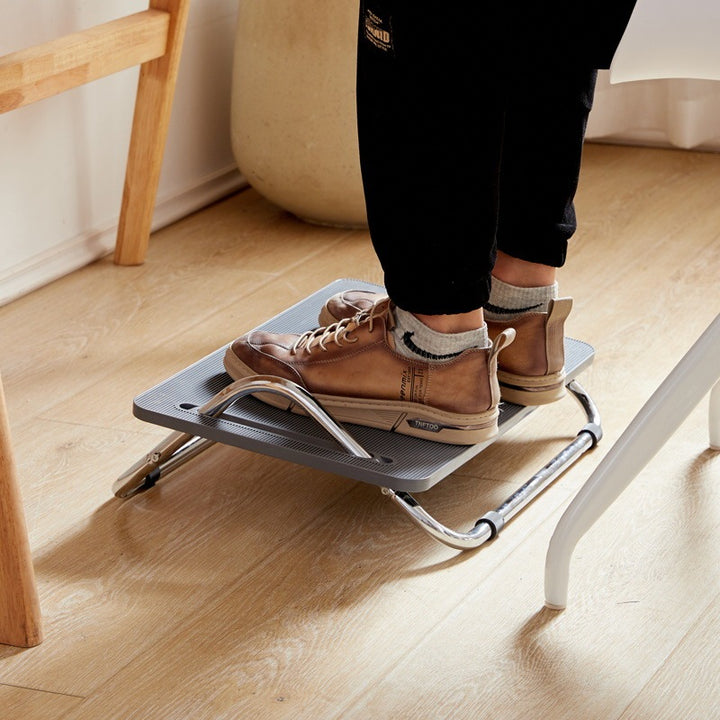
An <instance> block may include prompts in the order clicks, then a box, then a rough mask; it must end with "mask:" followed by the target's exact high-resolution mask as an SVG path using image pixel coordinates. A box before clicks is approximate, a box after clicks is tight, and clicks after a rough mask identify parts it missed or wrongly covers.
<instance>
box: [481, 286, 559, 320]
mask: <svg viewBox="0 0 720 720" xmlns="http://www.w3.org/2000/svg"><path fill="white" fill-rule="evenodd" d="M557 296H558V284H557V283H553V284H552V285H542V286H540V287H517V286H515V285H510V284H508V283H505V282H503V281H502V280H498V279H497V278H496V277H493V279H492V285H491V287H490V299H489V300H488V303H487V305H486V306H485V308H484V313H485V317H486V318H487V319H488V320H514V319H515V318H517V317H519V316H520V315H523V314H524V313H526V312H547V309H548V304H549V302H550V300H554V299H555V298H557Z"/></svg>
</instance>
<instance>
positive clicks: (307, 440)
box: [133, 280, 594, 492]
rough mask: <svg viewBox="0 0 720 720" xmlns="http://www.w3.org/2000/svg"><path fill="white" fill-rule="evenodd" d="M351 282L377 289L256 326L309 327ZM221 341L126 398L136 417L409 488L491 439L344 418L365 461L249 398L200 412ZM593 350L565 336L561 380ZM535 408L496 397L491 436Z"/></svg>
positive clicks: (221, 375) (325, 292) (219, 382)
mask: <svg viewBox="0 0 720 720" xmlns="http://www.w3.org/2000/svg"><path fill="white" fill-rule="evenodd" d="M350 289H359V290H373V291H380V292H382V288H380V287H378V286H377V285H371V284H369V283H366V282H362V281H359V280H336V281H335V282H333V283H330V284H329V285H327V286H326V287H324V288H322V289H321V290H319V291H318V292H316V293H314V294H313V295H311V296H310V297H308V298H306V299H305V300H302V301H301V302H299V303H298V304H297V305H294V306H293V307H291V308H289V309H288V310H286V311H285V312H283V313H280V314H279V315H277V316H276V317H274V318H272V319H271V320H268V321H267V322H265V323H263V324H262V325H261V326H259V328H258V329H263V330H268V331H270V332H278V333H286V332H292V333H300V332H304V331H306V330H310V329H312V328H315V327H317V317H318V313H319V311H320V308H321V307H322V305H323V304H324V302H325V300H326V299H327V298H328V297H330V296H331V295H333V294H335V293H337V292H341V291H343V290H350ZM226 348H227V346H224V347H222V348H220V349H219V350H216V351H215V352H214V353H212V354H210V355H208V356H207V357H205V358H203V359H202V360H200V361H198V362H196V363H195V364H193V365H191V366H190V367H188V368H186V369H185V370H182V371H181V372H179V373H178V374H177V375H174V376H173V377H171V378H169V379H168V380H166V381H164V382H162V383H160V384H159V385H157V386H155V387H154V388H152V389H150V390H147V391H146V392H144V393H142V394H141V395H139V396H138V397H137V398H135V401H134V404H133V412H134V414H135V416H136V417H138V418H139V419H141V420H145V421H147V422H150V423H153V424H156V425H161V426H164V427H168V428H171V429H173V430H180V431H181V432H186V433H191V434H193V435H198V436H201V437H206V438H209V439H210V440H215V441H217V442H221V443H225V444H227V445H234V446H237V447H241V448H245V449H247V450H252V451H254V452H259V453H263V454H265V455H271V456H273V457H277V458H281V459H283V460H289V461H291V462H295V463H298V464H301V465H308V466H310V467H314V468H317V469H319V470H326V471H329V472H333V473H337V474H339V475H343V476H345V477H348V478H352V479H355V480H362V481H363V482H369V483H373V484H375V485H381V486H384V487H390V488H392V489H394V490H405V491H408V492H420V491H423V490H427V489H428V488H430V487H432V486H433V485H435V484H436V483H437V482H439V481H440V480H442V479H443V478H445V477H446V476H447V475H449V474H450V473H451V472H453V471H454V470H456V469H457V468H458V467H460V466H461V465H463V464H464V463H466V462H467V461H468V460H470V458H472V457H474V456H475V455H477V454H478V453H479V452H481V451H482V450H483V449H484V448H485V447H487V446H488V445H489V444H490V443H483V444H479V445H471V446H459V445H445V444H442V443H436V442H432V441H429V440H420V439H417V438H412V437H407V436H405V435H397V434H395V433H391V432H387V431H384V430H376V429H374V428H366V427H362V426H359V425H349V424H346V425H345V428H346V429H347V430H348V432H349V433H350V434H351V435H352V436H353V437H354V438H355V440H357V442H359V443H360V444H361V445H362V446H363V447H364V448H365V450H367V451H368V452H369V453H370V454H372V455H373V458H374V459H373V460H366V459H362V458H357V457H354V456H351V455H349V454H347V453H346V452H345V451H344V450H343V449H342V448H341V447H340V446H339V445H338V444H337V443H336V442H335V440H334V439H333V438H331V437H330V436H329V435H328V434H327V433H326V432H325V431H324V430H323V429H322V428H321V427H320V426H319V425H318V424H317V423H316V422H315V421H314V420H312V419H311V418H308V417H305V416H302V415H297V414H295V413H290V412H286V411H284V410H278V409H277V408H273V407H271V406H269V405H266V404H265V403H262V402H261V401H259V400H256V399H255V398H252V397H246V398H243V399H241V400H239V401H237V402H236V403H235V404H233V405H232V406H231V407H230V408H229V410H227V411H226V412H225V413H224V414H223V415H222V416H221V417H219V418H207V417H203V416H201V415H199V414H198V413H197V410H196V408H197V407H198V406H201V405H203V404H204V403H206V402H207V401H208V400H210V399H211V398H212V397H213V396H214V395H215V394H216V393H217V392H219V391H220V390H222V388H224V387H225V386H226V385H228V384H230V383H231V382H232V378H231V377H230V376H229V375H228V374H227V373H226V372H225V370H224V368H223V363H222V360H223V355H224V354H225V350H226ZM593 356H594V350H593V348H592V347H591V346H590V345H588V344H586V343H583V342H580V341H578V340H572V339H569V338H566V339H565V365H566V371H567V375H568V382H569V381H570V380H572V379H574V378H575V377H577V375H578V374H579V373H580V372H582V371H583V370H584V369H585V368H586V367H588V366H589V365H590V364H591V363H592V359H593ZM568 402H569V400H568ZM535 410H536V408H529V407H522V406H519V405H513V404H510V403H503V404H501V406H500V433H499V435H498V437H500V436H502V434H503V433H505V432H507V431H508V430H509V429H510V428H511V427H513V426H515V425H516V424H517V423H518V422H519V421H520V420H522V419H523V418H525V417H527V416H528V415H529V414H531V413H532V412H534V411H535ZM540 411H541V412H542V409H540Z"/></svg>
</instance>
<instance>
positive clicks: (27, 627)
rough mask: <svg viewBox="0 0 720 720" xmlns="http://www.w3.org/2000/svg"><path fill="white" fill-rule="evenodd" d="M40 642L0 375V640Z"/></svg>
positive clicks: (37, 608) (32, 576)
mask: <svg viewBox="0 0 720 720" xmlns="http://www.w3.org/2000/svg"><path fill="white" fill-rule="evenodd" d="M41 642H42V627H41V620H40V604H39V602H38V596H37V588H36V586H35V572H34V570H33V565H32V557H31V555H30V544H29V542H28V536H27V527H26V525H25V514H24V512H23V506H22V499H21V497H20V490H19V487H18V482H17V474H16V470H15V463H14V460H13V455H12V445H11V441H10V425H9V423H8V419H7V411H6V409H5V396H4V394H3V389H2V379H1V378H0V643H3V644H5V645H16V646H18V647H33V646H35V645H39V644H40V643H41Z"/></svg>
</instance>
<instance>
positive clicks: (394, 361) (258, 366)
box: [225, 298, 514, 445]
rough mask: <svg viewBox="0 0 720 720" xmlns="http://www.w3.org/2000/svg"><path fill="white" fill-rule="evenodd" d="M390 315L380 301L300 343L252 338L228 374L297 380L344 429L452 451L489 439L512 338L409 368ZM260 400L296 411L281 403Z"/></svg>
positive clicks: (237, 345) (230, 359)
mask: <svg viewBox="0 0 720 720" xmlns="http://www.w3.org/2000/svg"><path fill="white" fill-rule="evenodd" d="M390 310H391V305H390V301H389V300H388V299H387V298H383V299H381V300H380V301H379V302H377V303H375V304H374V305H372V306H371V307H370V309H369V310H366V311H361V312H360V313H358V314H356V315H355V316H354V317H352V318H346V319H342V320H340V321H339V322H336V323H333V324H330V325H329V326H327V327H321V328H319V329H317V330H311V331H309V332H306V333H304V334H302V335H289V334H288V335H279V334H273V333H267V332H263V331H256V332H251V333H249V334H248V335H244V336H243V337H241V338H239V339H237V340H236V341H235V342H234V343H233V344H232V345H231V346H230V347H229V348H228V349H227V352H226V354H225V369H226V370H227V371H228V373H229V374H230V376H231V377H232V378H233V379H235V380H237V379H239V378H242V377H247V376H249V375H276V376H280V377H283V378H287V379H289V380H292V381H293V382H296V383H297V384H298V385H301V386H302V387H304V388H305V389H306V390H308V391H309V392H310V393H312V394H313V395H314V396H315V398H316V399H317V400H318V401H319V402H320V403H321V404H322V405H323V407H324V408H325V409H326V410H327V411H328V412H329V413H330V414H331V415H332V416H333V417H334V418H335V419H336V420H338V421H340V422H351V423H357V424H359V425H368V426H370V427H377V428H382V429H384V430H391V431H393V432H398V433H402V434H404V435H413V436H416V437H421V438H425V439H428V440H435V441H438V442H444V443H451V444H455V445H472V444H476V443H480V442H485V441H487V440H490V439H492V438H493V437H494V436H495V434H496V433H497V419H498V402H499V399H500V389H499V387H498V383H497V356H498V353H499V352H500V350H501V349H502V348H503V347H505V346H506V345H508V344H510V343H511V342H512V339H513V336H514V332H513V331H512V330H509V331H506V332H502V333H500V334H498V336H497V338H496V339H495V342H494V343H493V347H492V348H489V349H484V350H483V349H479V348H471V349H469V350H465V351H464V352H462V353H461V354H460V355H458V356H457V357H455V358H453V359H451V360H448V361H446V362H441V363H429V362H426V361H423V360H421V359H418V360H411V359H408V358H405V357H403V356H402V355H400V354H399V353H397V352H395V348H394V339H393V336H392V334H391V332H390V330H391V329H392V327H393V325H394V320H393V315H392V313H391V312H390ZM258 397H259V398H261V399H262V400H264V401H265V402H268V403H270V404H272V405H276V406H279V407H283V408H285V409H293V408H292V407H290V406H289V405H290V403H289V402H288V401H287V400H285V399H283V398H280V397H278V396H276V395H271V394H265V395H263V396H262V397H261V395H260V394H258Z"/></svg>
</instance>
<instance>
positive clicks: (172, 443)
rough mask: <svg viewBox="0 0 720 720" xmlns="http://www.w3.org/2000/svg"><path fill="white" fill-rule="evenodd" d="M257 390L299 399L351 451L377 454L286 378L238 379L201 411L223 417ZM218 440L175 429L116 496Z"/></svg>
mask: <svg viewBox="0 0 720 720" xmlns="http://www.w3.org/2000/svg"><path fill="white" fill-rule="evenodd" d="M256 392H266V393H273V394H275V395H280V396H281V397H283V398H285V399H286V400H289V401H290V402H293V403H296V404H297V405H299V406H300V407H302V408H303V410H305V412H307V414H308V415H309V416H310V417H311V418H313V420H315V421H316V422H317V423H318V424H319V425H320V426H321V427H322V428H324V429H325V430H326V431H327V432H328V433H329V434H330V435H331V436H332V437H333V438H334V439H335V440H336V441H337V442H338V443H339V444H340V446H341V447H342V448H343V449H344V450H346V451H347V452H348V453H349V454H350V455H353V456H355V457H360V458H366V459H372V457H373V456H372V455H371V454H370V453H368V452H367V451H366V450H365V449H364V448H363V447H362V446H361V445H359V444H358V443H357V442H356V441H355V440H354V439H353V438H352V437H351V436H350V435H349V434H348V433H347V432H346V431H345V429H344V428H342V427H341V426H340V425H339V424H338V423H336V422H335V421H334V420H333V419H332V417H331V416H330V415H328V413H327V412H326V411H325V410H324V409H323V407H322V406H321V405H320V403H318V401H317V400H316V399H315V398H314V397H313V396H312V395H311V394H310V393H309V392H307V390H305V389H303V388H301V387H300V386H299V385H296V384H295V383H293V382H290V381H289V380H284V379H283V378H279V377H274V376H271V375H252V376H250V377H247V378H242V379H241V380H236V381H235V382H233V383H231V384H230V385H227V386H226V387H224V388H223V389H222V390H221V391H220V392H219V393H217V394H216V395H215V396H214V397H212V398H211V399H210V400H209V401H208V402H207V403H205V404H204V405H203V406H201V407H200V408H198V409H197V412H198V414H200V415H203V416H204V417H208V418H217V417H220V416H221V415H222V414H223V413H224V412H225V411H226V410H227V409H228V408H229V407H230V406H231V405H232V404H233V403H234V402H235V401H236V400H239V399H240V398H243V397H245V396H247V395H252V394H253V393H256ZM214 444H215V443H214V441H213V440H207V439H206V438H201V437H197V436H194V435H190V434H188V433H182V432H177V431H175V432H172V433H170V435H168V436H167V437H166V438H165V439H164V440H163V441H162V442H161V443H159V444H158V445H156V446H155V447H154V448H153V449H152V450H151V451H150V452H149V453H148V454H147V455H145V457H143V458H141V459H140V460H139V461H138V462H136V463H135V464H134V465H133V466H132V467H130V468H129V469H128V470H126V471H125V472H124V473H123V474H122V475H121V476H120V477H119V478H118V479H117V480H116V481H115V483H114V484H113V493H114V494H115V496H116V497H119V498H128V497H130V496H132V495H135V494H137V493H139V492H142V491H143V490H147V489H149V488H151V487H153V485H155V483H157V481H158V480H159V479H160V476H161V475H167V474H168V473H169V472H171V471H172V470H175V469H176V468H178V467H180V466H181V465H183V464H184V463H186V462H187V461H188V460H191V459H192V458H194V457H195V456H197V455H199V454H200V453H201V452H202V451H203V450H206V449H207V448H208V447H210V446H211V445H214Z"/></svg>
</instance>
